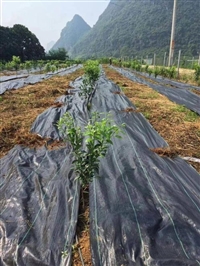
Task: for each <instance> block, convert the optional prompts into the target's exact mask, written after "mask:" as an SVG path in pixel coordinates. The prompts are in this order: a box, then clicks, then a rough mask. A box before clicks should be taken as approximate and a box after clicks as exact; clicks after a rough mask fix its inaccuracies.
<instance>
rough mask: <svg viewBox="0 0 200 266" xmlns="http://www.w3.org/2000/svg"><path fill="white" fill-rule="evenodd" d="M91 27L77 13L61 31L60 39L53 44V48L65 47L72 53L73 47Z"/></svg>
mask: <svg viewBox="0 0 200 266" xmlns="http://www.w3.org/2000/svg"><path fill="white" fill-rule="evenodd" d="M90 29H91V27H90V26H89V25H88V24H87V23H86V22H85V21H84V20H83V19H82V18H81V17H80V16H79V15H75V16H74V17H73V19H72V20H71V21H69V22H67V25H66V26H65V28H64V29H63V30H62V32H61V35H60V39H59V40H58V41H57V42H56V43H55V44H54V45H53V47H52V48H51V50H57V49H58V48H65V49H66V50H67V51H68V53H69V54H70V51H71V49H72V47H73V46H74V45H75V44H76V43H77V42H78V41H79V40H80V38H81V37H83V36H84V35H85V34H86V33H87V32H88V31H89V30H90Z"/></svg>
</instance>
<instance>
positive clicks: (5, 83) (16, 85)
mask: <svg viewBox="0 0 200 266" xmlns="http://www.w3.org/2000/svg"><path fill="white" fill-rule="evenodd" d="M81 67H82V66H81V65H78V66H73V67H70V68H67V69H64V70H62V71H61V70H60V71H57V72H54V73H47V74H38V75H37V74H34V75H28V76H27V75H26V76H22V75H20V76H18V77H17V76H15V78H13V77H11V78H10V80H8V79H6V77H2V79H1V80H0V95H1V94H3V93H4V92H5V91H7V90H13V89H15V90H17V89H20V88H22V87H24V86H27V85H29V84H35V83H38V82H40V81H42V80H44V79H49V78H51V77H53V76H55V75H59V76H64V75H67V74H70V73H73V72H74V71H76V70H77V69H79V68H81Z"/></svg>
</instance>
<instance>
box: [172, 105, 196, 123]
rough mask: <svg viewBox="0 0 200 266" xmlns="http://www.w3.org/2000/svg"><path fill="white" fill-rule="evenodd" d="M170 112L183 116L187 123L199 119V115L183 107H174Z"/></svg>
mask: <svg viewBox="0 0 200 266" xmlns="http://www.w3.org/2000/svg"><path fill="white" fill-rule="evenodd" d="M171 110H173V111H175V112H180V113H184V114H185V118H184V120H185V121H187V122H195V121H196V120H198V119H199V115H198V114H197V113H195V112H193V111H191V110H189V109H187V108H186V107H185V106H184V105H178V104H177V105H176V106H175V107H173V108H172V109H171Z"/></svg>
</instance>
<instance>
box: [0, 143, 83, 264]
mask: <svg viewBox="0 0 200 266" xmlns="http://www.w3.org/2000/svg"><path fill="white" fill-rule="evenodd" d="M71 160H72V156H71V153H70V150H68V149H67V148H62V149H60V150H54V151H48V150H46V149H45V148H42V149H39V150H37V151H34V150H31V149H28V148H22V147H20V146H15V147H14V148H13V149H12V150H11V151H10V152H9V153H8V155H7V156H5V157H4V158H2V159H1V160H0V265H1V266H11V265H12V266H14V265H19V266H50V265H51V266H53V265H54V266H58V265H71V248H72V244H73V242H74V235H75V230H76V222H77V216H78V207H79V191H80V187H79V184H78V182H77V181H75V180H74V179H75V176H74V174H73V171H72V170H71ZM64 250H65V251H66V253H67V256H66V258H63V257H61V255H62V254H61V252H62V251H64Z"/></svg>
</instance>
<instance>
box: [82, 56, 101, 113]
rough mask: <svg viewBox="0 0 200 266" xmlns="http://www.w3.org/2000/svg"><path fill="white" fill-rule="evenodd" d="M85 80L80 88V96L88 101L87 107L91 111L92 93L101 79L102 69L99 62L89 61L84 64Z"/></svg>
mask: <svg viewBox="0 0 200 266" xmlns="http://www.w3.org/2000/svg"><path fill="white" fill-rule="evenodd" d="M84 72H85V75H84V78H83V83H82V85H81V87H80V91H81V92H80V95H83V96H84V97H85V98H86V99H87V100H88V104H87V107H88V109H89V105H90V104H89V98H90V96H91V95H92V92H93V90H94V87H95V83H96V81H97V80H98V78H99V75H100V67H99V62H98V61H93V60H88V61H87V62H86V63H85V64H84Z"/></svg>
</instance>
